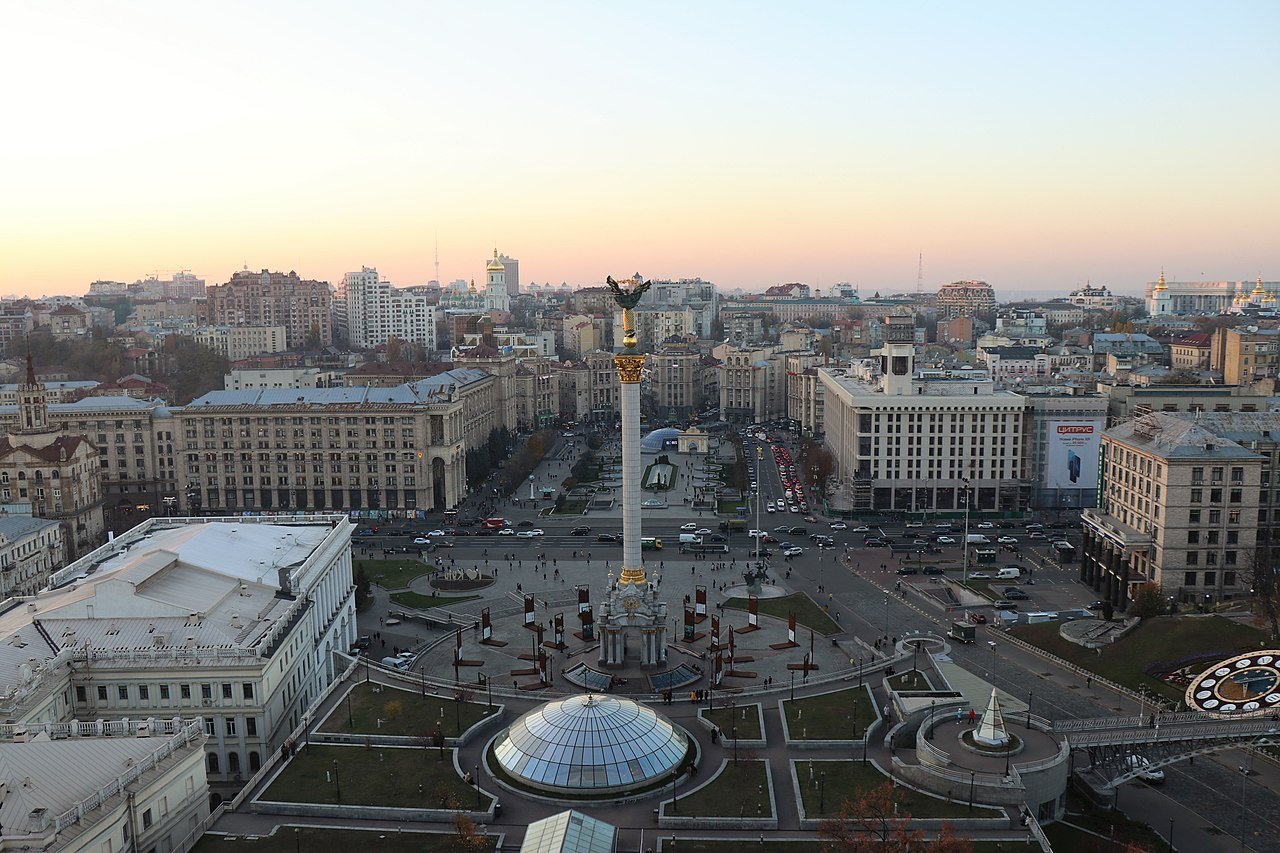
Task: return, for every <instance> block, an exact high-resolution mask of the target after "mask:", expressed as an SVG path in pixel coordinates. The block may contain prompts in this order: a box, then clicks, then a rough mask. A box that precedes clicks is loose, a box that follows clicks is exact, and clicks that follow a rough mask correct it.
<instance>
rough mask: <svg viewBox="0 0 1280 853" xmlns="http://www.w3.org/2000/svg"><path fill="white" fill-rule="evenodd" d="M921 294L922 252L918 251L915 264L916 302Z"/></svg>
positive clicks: (922, 278)
mask: <svg viewBox="0 0 1280 853" xmlns="http://www.w3.org/2000/svg"><path fill="white" fill-rule="evenodd" d="M922 296H924V252H921V253H920V258H919V261H918V262H917V264H916V302H919V301H920V297H922Z"/></svg>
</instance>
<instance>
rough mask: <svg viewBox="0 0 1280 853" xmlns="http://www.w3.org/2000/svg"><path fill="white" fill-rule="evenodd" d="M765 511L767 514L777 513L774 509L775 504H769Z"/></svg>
mask: <svg viewBox="0 0 1280 853" xmlns="http://www.w3.org/2000/svg"><path fill="white" fill-rule="evenodd" d="M764 511H765V512H777V510H776V509H774V508H773V504H769V505H768V506H766V507H765V508H764Z"/></svg>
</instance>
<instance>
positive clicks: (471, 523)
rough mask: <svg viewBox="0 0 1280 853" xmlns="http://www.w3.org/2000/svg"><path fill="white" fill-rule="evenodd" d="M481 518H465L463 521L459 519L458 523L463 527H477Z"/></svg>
mask: <svg viewBox="0 0 1280 853" xmlns="http://www.w3.org/2000/svg"><path fill="white" fill-rule="evenodd" d="M481 520H482V519H479V518H464V519H462V521H459V522H458V524H459V525H461V526H462V527H475V526H477V525H478V524H479V523H480V522H481Z"/></svg>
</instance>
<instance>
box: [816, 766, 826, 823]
mask: <svg viewBox="0 0 1280 853" xmlns="http://www.w3.org/2000/svg"><path fill="white" fill-rule="evenodd" d="M826 810H827V771H825V770H823V771H822V772H821V773H819V774H818V813H819V814H824V813H825V812H826Z"/></svg>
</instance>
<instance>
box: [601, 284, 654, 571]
mask: <svg viewBox="0 0 1280 853" xmlns="http://www.w3.org/2000/svg"><path fill="white" fill-rule="evenodd" d="M633 281H634V282H635V285H634V286H633V287H632V288H631V290H630V291H624V290H623V289H622V288H621V287H620V286H619V285H618V283H617V282H616V281H614V280H613V278H612V277H610V278H609V279H608V282H609V287H610V288H611V289H612V290H613V300H614V302H617V303H618V306H619V307H621V308H622V329H623V338H622V347H623V348H622V352H620V353H619V354H617V355H615V356H614V357H613V363H614V364H615V365H616V366H617V368H618V382H619V383H620V384H621V386H622V389H621V390H622V574H621V576H620V577H619V578H618V584H619V585H620V586H625V585H627V584H634V585H636V586H643V585H644V582H645V577H644V562H643V561H642V558H641V556H640V537H641V531H640V474H641V468H640V373H641V371H642V370H643V369H644V356H643V355H641V354H640V353H638V352H636V315H635V307H636V304H637V303H638V302H639V301H640V297H641V296H642V295H643V294H644V292H645V291H646V290H648V289H649V282H647V281H643V280H641V278H640V276H638V275H637V276H636V277H635V278H634V279H633Z"/></svg>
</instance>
